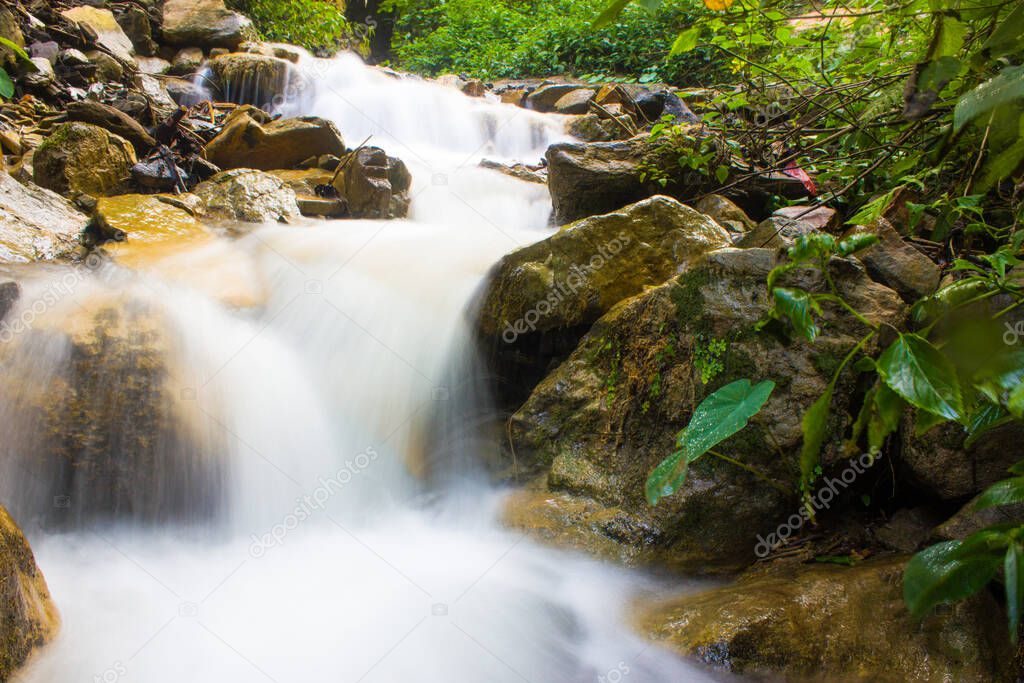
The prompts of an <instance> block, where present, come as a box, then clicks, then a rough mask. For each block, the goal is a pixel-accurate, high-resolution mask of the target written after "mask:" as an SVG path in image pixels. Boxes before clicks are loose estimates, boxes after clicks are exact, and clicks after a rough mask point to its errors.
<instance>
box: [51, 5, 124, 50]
mask: <svg viewBox="0 0 1024 683" xmlns="http://www.w3.org/2000/svg"><path fill="white" fill-rule="evenodd" d="M62 14H63V15H64V18H65V19H68V20H70V21H73V22H75V23H77V24H82V25H84V26H88V27H89V28H90V29H92V31H93V32H95V33H96V36H97V38H96V43H97V44H98V45H100V46H101V47H102V48H103V49H105V50H107V51H108V52H109V53H110V54H112V55H114V56H115V57H116V58H117V59H119V60H121V61H122V62H125V63H127V64H134V63H135V58H134V57H133V56H132V55H133V53H134V52H135V48H134V46H133V45H132V41H131V39H130V38H128V36H127V35H125V32H124V30H123V29H122V28H121V25H120V24H118V23H117V20H116V19H115V18H114V14H113V12H111V11H110V10H108V9H100V8H98V7H89V6H87V5H82V6H80V7H72V8H71V9H67V10H64V12H62Z"/></svg>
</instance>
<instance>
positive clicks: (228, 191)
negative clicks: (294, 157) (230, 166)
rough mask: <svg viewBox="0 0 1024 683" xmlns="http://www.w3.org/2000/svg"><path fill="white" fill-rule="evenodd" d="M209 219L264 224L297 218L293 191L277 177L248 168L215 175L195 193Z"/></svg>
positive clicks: (196, 189)
mask: <svg viewBox="0 0 1024 683" xmlns="http://www.w3.org/2000/svg"><path fill="white" fill-rule="evenodd" d="M194 192H195V194H196V196H197V197H199V198H200V199H201V200H202V202H203V207H204V211H205V212H206V214H207V215H209V216H210V217H211V218H216V219H221V220H228V221H241V222H245V223H267V222H273V221H288V220H290V219H292V218H295V217H297V216H298V215H299V207H298V204H296V202H295V191H294V190H293V189H291V188H290V187H288V186H287V185H285V184H284V182H283V181H282V180H281V179H280V178H275V177H274V176H272V175H270V174H269V173H263V172H262V171H256V170H253V169H248V168H239V169H235V170H232V171H224V172H223V173H218V174H217V175H215V176H214V177H212V178H210V179H209V180H207V181H206V182H204V183H200V184H199V185H197V186H196V188H195V190H194Z"/></svg>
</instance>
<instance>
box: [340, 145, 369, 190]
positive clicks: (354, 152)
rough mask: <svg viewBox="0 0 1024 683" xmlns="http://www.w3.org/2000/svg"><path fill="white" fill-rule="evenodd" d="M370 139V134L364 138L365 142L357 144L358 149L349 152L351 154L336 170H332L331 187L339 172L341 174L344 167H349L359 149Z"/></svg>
mask: <svg viewBox="0 0 1024 683" xmlns="http://www.w3.org/2000/svg"><path fill="white" fill-rule="evenodd" d="M372 137H373V135H372V134H370V135H367V136H366V139H365V140H363V141H362V142H360V143H359V146H358V147H356V148H355V149H354V150H352V152H351V153H350V154H349V155H348V156H347V157H345V161H343V162H342V163H340V164H338V168H336V169H335V170H334V175H333V176H331V185H334V181H335V180H337V179H338V176H339V175H341V172H342V171H344V170H345V167H346V166H348V165H349V163H350V162H351V161H352V160H353V159H355V158H356V154H358V153H359V150H361V149H362V148H363V147H365V146H366V143H367V142H369V141H370V138H372Z"/></svg>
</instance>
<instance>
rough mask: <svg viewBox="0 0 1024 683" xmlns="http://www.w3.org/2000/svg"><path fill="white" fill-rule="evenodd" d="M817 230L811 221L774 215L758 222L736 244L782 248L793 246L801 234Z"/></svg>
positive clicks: (738, 245) (740, 245)
mask: <svg viewBox="0 0 1024 683" xmlns="http://www.w3.org/2000/svg"><path fill="white" fill-rule="evenodd" d="M812 232H816V230H815V229H814V227H813V226H812V225H811V224H810V223H805V222H803V221H795V220H793V219H791V218H784V217H782V216H772V217H770V218H766V219H765V220H763V221H761V222H760V223H758V224H757V227H755V228H754V229H753V230H751V231H750V232H747V233H745V234H744V235H743V236H742V237H741V238H740V239H739V240H737V242H736V246H737V247H740V248H743V249H748V248H753V249H759V248H762V247H764V248H768V249H782V248H788V247H791V246H793V244H794V243H795V242H796V240H797V238H798V237H800V236H801V235H808V234H810V233H812Z"/></svg>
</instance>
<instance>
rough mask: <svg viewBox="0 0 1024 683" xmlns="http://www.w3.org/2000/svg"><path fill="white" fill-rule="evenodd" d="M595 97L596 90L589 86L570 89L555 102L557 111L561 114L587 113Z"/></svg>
mask: <svg viewBox="0 0 1024 683" xmlns="http://www.w3.org/2000/svg"><path fill="white" fill-rule="evenodd" d="M593 99H594V91H593V90H590V89H589V88H580V89H578V90H570V91H569V92H567V93H565V94H564V95H562V96H561V97H559V98H558V101H557V102H555V107H554V108H555V111H556V112H557V113H559V114H586V113H587V110H588V109H589V108H590V103H591V102H592V101H593Z"/></svg>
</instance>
